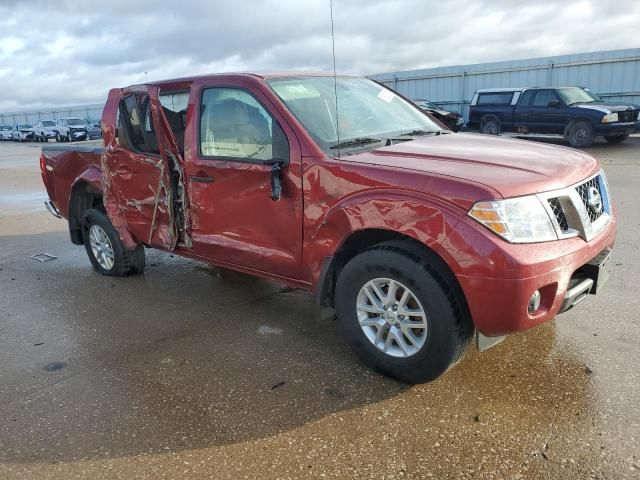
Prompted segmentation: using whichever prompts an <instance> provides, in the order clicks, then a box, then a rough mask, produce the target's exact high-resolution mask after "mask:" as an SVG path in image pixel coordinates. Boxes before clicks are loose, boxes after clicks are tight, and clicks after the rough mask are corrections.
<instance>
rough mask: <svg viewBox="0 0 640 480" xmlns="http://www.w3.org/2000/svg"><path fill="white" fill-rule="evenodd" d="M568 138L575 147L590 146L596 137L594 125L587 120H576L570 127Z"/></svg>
mask: <svg viewBox="0 0 640 480" xmlns="http://www.w3.org/2000/svg"><path fill="white" fill-rule="evenodd" d="M567 139H568V140H569V144H570V145H571V146H572V147H573V148H586V147H589V146H590V145H591V144H592V143H593V140H594V139H595V131H594V129H593V125H592V124H591V122H589V121H587V120H576V121H575V122H573V123H572V124H571V126H570V127H569V131H568V135H567Z"/></svg>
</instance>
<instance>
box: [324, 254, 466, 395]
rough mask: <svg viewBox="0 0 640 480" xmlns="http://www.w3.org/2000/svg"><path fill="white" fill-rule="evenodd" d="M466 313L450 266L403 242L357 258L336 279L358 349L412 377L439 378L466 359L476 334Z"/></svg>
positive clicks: (343, 315) (339, 306)
mask: <svg viewBox="0 0 640 480" xmlns="http://www.w3.org/2000/svg"><path fill="white" fill-rule="evenodd" d="M431 260H433V259H431ZM467 312H468V311H467V309H466V304H465V303H464V299H463V298H461V293H460V292H459V288H456V287H455V286H454V285H453V284H452V281H451V279H449V275H447V274H446V272H444V271H443V267H442V266H440V265H439V264H438V262H435V261H429V257H428V256H421V255H419V254H417V253H416V252H415V251H412V248H407V249H404V248H403V246H402V245H401V244H398V242H395V243H393V244H392V243H389V244H383V245H381V246H378V247H375V248H373V249H371V250H367V251H365V252H363V253H361V254H359V255H357V256H356V257H354V258H353V259H352V260H351V261H349V263H347V265H346V266H345V267H344V269H343V270H342V272H341V273H340V276H339V278H338V283H337V285H336V313H337V316H338V320H339V321H340V323H341V325H342V328H343V331H344V333H345V336H346V338H347V340H348V341H349V343H350V345H351V347H352V348H353V350H354V351H355V352H356V353H357V354H358V355H359V356H360V358H361V359H362V360H363V361H364V363H365V364H366V365H368V366H369V367H371V368H373V369H375V370H378V371H380V372H382V373H384V374H386V375H389V376H391V377H394V378H396V379H398V380H401V381H403V382H406V383H422V382H428V381H431V380H434V379H435V378H437V377H439V376H440V375H442V374H443V373H444V372H446V371H447V370H448V369H449V368H450V367H451V366H452V365H454V364H455V363H456V362H457V361H458V360H459V359H460V358H461V357H462V355H463V354H464V352H465V350H466V348H467V345H468V343H469V340H470V339H471V336H472V334H473V325H472V323H471V320H470V317H469V315H468V313H467Z"/></svg>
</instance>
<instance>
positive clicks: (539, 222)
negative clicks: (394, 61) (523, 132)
mask: <svg viewBox="0 0 640 480" xmlns="http://www.w3.org/2000/svg"><path fill="white" fill-rule="evenodd" d="M101 125H102V134H103V142H104V147H103V148H93V147H89V146H74V145H64V146H63V145H59V146H58V145H49V146H45V147H43V149H42V156H41V170H42V178H43V180H44V184H45V185H46V188H47V191H48V194H49V197H50V199H51V200H50V201H49V202H47V207H48V209H49V210H50V211H51V212H52V213H53V214H55V215H56V216H61V217H64V218H66V219H68V222H69V231H70V234H71V241H72V242H73V243H75V244H77V245H84V246H85V248H86V251H87V254H88V256H89V259H90V260H91V263H92V264H93V267H94V268H95V269H96V270H97V271H98V272H100V273H102V274H105V275H129V274H133V273H142V271H143V270H144V265H145V253H144V252H145V250H144V249H145V248H157V249H160V250H164V251H172V252H174V253H176V254H178V255H182V256H185V257H189V258H193V259H197V260H203V261H205V262H209V263H211V264H215V265H219V266H223V267H227V268H231V269H236V270H240V271H243V272H246V273H250V274H253V275H259V276H262V277H266V278H271V279H275V280H278V281H281V282H284V283H287V284H290V285H292V286H297V287H302V288H305V289H308V290H312V291H314V292H315V297H316V300H317V303H318V306H319V308H321V309H322V311H324V312H327V311H328V312H332V309H334V308H335V313H336V316H337V318H338V321H339V323H340V324H341V326H342V327H343V330H344V333H345V335H346V337H347V339H348V341H349V342H350V344H351V346H352V347H353V349H354V350H355V351H356V352H357V353H358V354H359V356H360V357H361V358H362V359H363V361H364V362H365V363H366V364H367V365H369V366H370V367H372V368H375V369H377V370H379V371H381V372H383V373H385V374H387V375H390V376H393V377H395V378H398V379H400V380H403V381H405V382H425V381H429V380H432V379H434V378H436V377H438V376H439V375H441V374H442V373H443V372H445V371H446V370H447V369H448V368H449V367H451V366H452V365H453V364H455V363H456V362H457V361H458V360H459V359H460V358H461V356H462V355H463V353H464V352H465V349H466V348H467V346H468V344H469V342H470V340H471V339H472V337H473V335H474V332H475V334H476V335H475V337H476V344H477V346H478V348H480V349H481V350H483V349H485V348H488V347H489V346H491V345H493V344H495V343H497V342H498V341H500V340H501V339H502V338H504V336H505V335H507V334H509V333H512V332H519V331H523V330H527V329H529V328H532V327H534V326H536V325H539V324H541V323H542V322H546V321H548V320H551V319H552V318H554V317H555V315H556V314H558V313H560V312H563V311H566V310H568V309H569V308H571V307H573V306H574V305H575V304H577V303H578V302H580V301H581V300H583V299H584V298H585V297H586V296H587V294H590V293H591V294H593V293H596V292H597V291H599V290H600V288H601V287H602V285H603V284H604V282H605V281H606V279H607V277H608V274H609V266H610V263H611V262H610V253H611V250H612V248H613V245H614V240H615V234H616V217H615V210H614V208H613V206H612V203H611V199H610V196H609V187H608V185H607V179H606V177H605V175H604V172H603V171H602V169H601V167H600V165H599V164H598V162H597V161H596V160H595V159H594V158H593V157H592V156H590V155H588V154H586V153H582V152H580V151H577V150H572V149H568V148H561V147H556V146H549V145H543V144H540V143H529V142H526V141H520V140H510V139H502V138H496V137H489V136H482V135H474V134H464V133H458V134H453V133H452V132H451V131H449V130H448V129H447V128H446V127H445V126H444V125H442V124H441V123H439V122H438V121H437V120H435V119H434V118H433V117H431V116H430V115H429V114H427V113H425V112H423V111H422V110H421V109H420V108H419V107H418V106H416V105H414V104H413V103H411V102H410V101H408V100H406V99H405V98H403V97H402V96H400V95H398V94H397V93H395V92H394V91H392V90H390V89H388V88H386V87H385V86H383V85H380V84H378V83H376V82H373V81H371V80H368V79H365V78H358V77H351V76H336V77H334V76H332V75H324V74H299V73H274V74H260V75H257V74H220V75H207V76H201V77H192V78H183V79H177V80H167V81H163V82H156V83H152V84H148V85H138V86H133V87H128V88H122V89H121V88H116V89H112V90H111V91H110V92H109V97H108V100H107V103H106V105H105V108H104V112H103V116H102V122H101Z"/></svg>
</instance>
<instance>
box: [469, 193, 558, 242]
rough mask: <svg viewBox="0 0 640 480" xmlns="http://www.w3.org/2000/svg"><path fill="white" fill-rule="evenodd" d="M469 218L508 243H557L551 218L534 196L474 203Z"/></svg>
mask: <svg viewBox="0 0 640 480" xmlns="http://www.w3.org/2000/svg"><path fill="white" fill-rule="evenodd" d="M469 216H470V217H471V218H473V219H475V220H477V221H478V222H480V223H481V224H482V225H484V226H485V227H487V228H488V229H489V230H491V231H492V232H494V233H496V234H498V235H500V236H501V237H502V238H504V239H505V240H507V241H508V242H511V243H535V242H548V241H551V240H557V239H558V236H557V235H556V230H555V228H554V226H553V222H552V221H551V218H549V215H548V214H547V211H546V210H545V208H544V206H543V205H542V203H541V202H540V200H539V199H538V197H536V196H535V195H530V196H527V197H516V198H507V199H504V200H492V201H488V202H478V203H476V204H475V205H474V206H473V207H472V208H471V210H469Z"/></svg>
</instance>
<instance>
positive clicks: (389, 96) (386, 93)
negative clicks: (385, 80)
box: [378, 88, 396, 103]
mask: <svg viewBox="0 0 640 480" xmlns="http://www.w3.org/2000/svg"><path fill="white" fill-rule="evenodd" d="M378 98H379V99H380V100H382V101H384V102H387V103H389V102H390V101H391V100H393V99H394V98H396V96H395V95H394V93H393V92H392V91H391V90H387V89H386V88H385V89H384V90H380V93H379V94H378Z"/></svg>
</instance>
